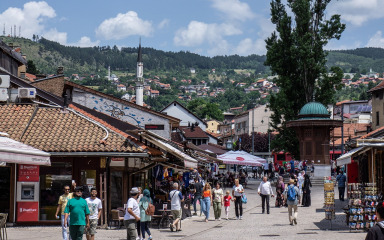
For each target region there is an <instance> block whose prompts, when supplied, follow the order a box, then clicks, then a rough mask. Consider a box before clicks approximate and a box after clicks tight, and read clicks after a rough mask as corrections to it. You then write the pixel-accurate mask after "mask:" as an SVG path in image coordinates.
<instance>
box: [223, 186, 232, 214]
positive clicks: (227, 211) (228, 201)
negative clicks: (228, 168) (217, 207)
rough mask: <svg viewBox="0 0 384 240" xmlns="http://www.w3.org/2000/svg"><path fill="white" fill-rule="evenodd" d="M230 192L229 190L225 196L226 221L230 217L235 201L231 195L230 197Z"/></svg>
mask: <svg viewBox="0 0 384 240" xmlns="http://www.w3.org/2000/svg"><path fill="white" fill-rule="evenodd" d="M230 193H231V192H230V191H229V190H227V191H226V192H225V196H224V208H225V215H226V217H227V218H226V219H227V220H228V216H229V207H230V206H231V201H233V199H232V197H231V195H230Z"/></svg>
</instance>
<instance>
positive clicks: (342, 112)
mask: <svg viewBox="0 0 384 240" xmlns="http://www.w3.org/2000/svg"><path fill="white" fill-rule="evenodd" d="M341 121H342V123H343V124H342V125H341V155H343V154H344V103H342V104H341Z"/></svg>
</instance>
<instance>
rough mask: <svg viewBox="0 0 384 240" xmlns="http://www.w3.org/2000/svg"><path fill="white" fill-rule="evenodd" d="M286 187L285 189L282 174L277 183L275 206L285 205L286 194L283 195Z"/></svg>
mask: <svg viewBox="0 0 384 240" xmlns="http://www.w3.org/2000/svg"><path fill="white" fill-rule="evenodd" d="M284 189H285V185H284V179H283V177H282V176H279V180H278V181H277V184H276V203H275V207H282V206H284V196H283V192H284Z"/></svg>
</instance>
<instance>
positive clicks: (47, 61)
mask: <svg viewBox="0 0 384 240" xmlns="http://www.w3.org/2000/svg"><path fill="white" fill-rule="evenodd" d="M3 41H4V42H6V43H8V44H9V43H13V44H14V45H17V46H20V47H21V49H22V52H23V53H24V54H26V55H27V59H28V60H32V61H33V62H34V63H35V65H36V67H37V69H38V70H39V71H40V72H41V73H46V74H49V73H54V72H55V71H56V68H57V66H59V65H60V66H63V67H64V69H65V74H66V75H71V74H73V73H78V74H91V73H98V72H105V71H106V69H107V68H108V66H110V67H111V70H112V71H124V72H127V73H132V74H134V73H135V71H136V59H137V46H135V47H123V48H121V49H119V48H118V47H117V46H113V47H110V46H103V47H88V48H80V47H72V46H64V45H61V44H59V43H57V42H53V41H49V40H47V39H44V38H41V39H39V40H38V41H32V40H30V39H25V38H10V37H3ZM142 49H143V61H144V64H145V70H146V72H147V73H148V72H152V73H156V72H169V71H175V72H176V71H178V72H182V71H186V70H189V69H190V68H195V69H197V70H211V69H216V71H217V72H218V71H221V72H225V71H227V70H230V69H249V70H252V72H254V73H261V74H270V71H269V69H268V68H267V67H265V66H264V61H265V56H258V55H255V54H253V55H249V56H246V57H243V56H238V55H231V56H216V57H205V56H200V55H198V54H195V53H191V52H164V51H161V50H156V49H153V48H148V47H145V46H143V48H142ZM327 60H328V63H327V65H328V66H329V67H331V66H339V67H341V68H342V69H343V70H344V72H359V73H361V74H364V73H365V72H367V71H369V69H370V68H372V70H373V71H376V72H384V49H382V48H358V49H354V50H337V51H330V52H328V58H327Z"/></svg>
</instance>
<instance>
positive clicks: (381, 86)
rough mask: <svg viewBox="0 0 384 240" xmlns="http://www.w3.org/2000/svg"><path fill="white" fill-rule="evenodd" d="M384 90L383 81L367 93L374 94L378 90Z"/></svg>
mask: <svg viewBox="0 0 384 240" xmlns="http://www.w3.org/2000/svg"><path fill="white" fill-rule="evenodd" d="M383 88H384V81H382V82H381V83H379V84H377V85H376V86H375V87H374V88H372V89H369V90H368V91H367V92H374V91H376V90H380V89H383Z"/></svg>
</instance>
